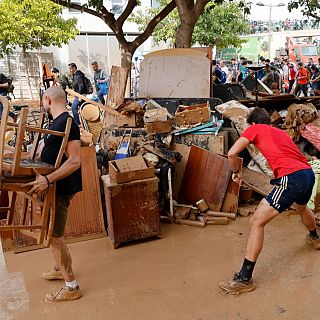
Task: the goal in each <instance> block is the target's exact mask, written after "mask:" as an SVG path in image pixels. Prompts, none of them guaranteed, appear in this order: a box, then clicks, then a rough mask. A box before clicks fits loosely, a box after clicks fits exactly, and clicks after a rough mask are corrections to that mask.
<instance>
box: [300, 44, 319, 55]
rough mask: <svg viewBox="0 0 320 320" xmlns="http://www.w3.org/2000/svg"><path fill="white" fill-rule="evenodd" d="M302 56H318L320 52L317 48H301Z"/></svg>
mask: <svg viewBox="0 0 320 320" xmlns="http://www.w3.org/2000/svg"><path fill="white" fill-rule="evenodd" d="M301 51H302V54H303V55H305V56H317V55H318V51H317V47H316V46H312V47H311V46H310V47H301Z"/></svg>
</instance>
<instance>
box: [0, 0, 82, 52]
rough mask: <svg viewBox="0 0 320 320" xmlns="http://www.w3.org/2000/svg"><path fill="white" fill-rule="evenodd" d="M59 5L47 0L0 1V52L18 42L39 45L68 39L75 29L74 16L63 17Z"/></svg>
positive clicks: (24, 46) (76, 32)
mask: <svg viewBox="0 0 320 320" xmlns="http://www.w3.org/2000/svg"><path fill="white" fill-rule="evenodd" d="M61 13H62V7H61V6H59V5H57V4H55V3H53V2H51V1H47V0H1V1H0V16H1V18H2V19H1V20H2V22H1V28H0V39H1V40H0V55H4V54H6V53H10V52H12V50H13V49H14V48H15V47H16V46H18V47H22V48H24V49H26V50H27V49H29V50H33V49H40V48H41V47H43V46H50V45H54V46H59V47H61V46H62V44H66V43H68V42H69V41H70V40H71V39H74V38H75V36H76V35H77V34H78V33H79V31H78V29H77V27H76V25H77V20H76V19H67V20H64V19H63V18H62V17H61Z"/></svg>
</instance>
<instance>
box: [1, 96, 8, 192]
mask: <svg viewBox="0 0 320 320" xmlns="http://www.w3.org/2000/svg"><path fill="white" fill-rule="evenodd" d="M0 102H2V105H3V111H2V119H1V122H0V174H2V168H3V154H4V144H5V138H6V124H7V121H8V116H9V102H8V100H7V99H6V98H5V97H1V96H0ZM0 187H1V180H0Z"/></svg>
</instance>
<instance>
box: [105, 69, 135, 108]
mask: <svg viewBox="0 0 320 320" xmlns="http://www.w3.org/2000/svg"><path fill="white" fill-rule="evenodd" d="M128 75H129V69H128V68H123V67H117V66H112V69H111V77H110V78H111V80H110V86H109V91H108V96H107V99H106V105H107V107H109V108H111V109H117V108H118V107H119V106H120V105H121V104H122V103H123V101H124V96H125V92H126V86H127V81H128Z"/></svg>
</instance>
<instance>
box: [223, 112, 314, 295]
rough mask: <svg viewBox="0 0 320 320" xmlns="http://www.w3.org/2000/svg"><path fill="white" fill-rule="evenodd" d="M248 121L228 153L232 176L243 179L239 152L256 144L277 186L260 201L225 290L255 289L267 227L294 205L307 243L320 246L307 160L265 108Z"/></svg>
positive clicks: (238, 291) (236, 179)
mask: <svg viewBox="0 0 320 320" xmlns="http://www.w3.org/2000/svg"><path fill="white" fill-rule="evenodd" d="M247 122H248V123H249V124H250V126H249V127H248V128H247V129H246V130H245V131H244V132H243V133H242V135H241V137H240V138H239V139H238V140H237V141H236V142H235V144H234V145H233V146H232V148H231V149H230V150H229V152H228V158H229V161H230V165H231V168H232V170H233V174H232V179H233V180H235V181H240V180H241V175H240V168H239V167H238V159H237V157H238V154H239V153H240V152H241V151H242V150H244V149H245V148H246V147H247V146H248V145H249V144H250V143H253V144H254V145H255V146H256V147H257V148H258V149H259V150H260V151H261V153H262V154H263V155H264V157H265V158H266V159H267V161H268V163H269V165H270V167H271V169H272V171H273V175H274V179H272V180H271V181H270V183H271V184H272V185H274V188H273V189H272V191H271V192H270V193H269V194H268V195H267V196H266V197H265V198H264V199H262V200H261V202H260V204H259V206H258V208H257V210H256V212H255V213H254V215H253V216H252V218H251V219H250V223H249V225H250V228H249V237H248V243H247V249H246V254H245V259H244V262H243V265H242V268H241V270H240V272H238V273H235V275H234V278H233V280H232V281H223V282H220V283H219V287H220V288H221V289H223V290H224V291H225V292H226V293H230V294H239V293H243V292H249V291H253V290H254V289H255V285H254V284H253V281H252V273H253V269H254V266H255V263H256V261H257V258H258V256H259V254H260V252H261V250H262V247H263V238H264V226H265V225H266V224H267V223H268V222H270V221H271V220H272V219H273V218H275V217H276V216H278V215H279V214H280V213H281V212H283V211H284V210H286V209H288V208H289V207H290V206H292V205H294V207H295V209H296V211H297V213H298V214H299V215H300V216H301V218H302V222H303V223H304V225H305V226H306V228H307V229H308V230H309V234H308V235H307V242H308V243H310V244H311V245H312V246H313V247H314V248H315V249H320V238H319V236H318V233H317V231H316V222H315V218H314V214H313V213H312V211H311V210H310V209H309V208H308V207H307V203H308V201H309V199H310V197H311V194H312V188H313V185H314V181H315V178H314V174H313V171H312V169H311V167H310V165H309V164H308V162H307V159H306V158H305V157H304V156H303V155H302V154H301V153H300V151H299V149H298V148H297V146H296V145H295V144H294V142H293V141H292V140H291V138H290V136H289V135H288V134H287V133H286V132H285V131H283V130H280V129H278V128H274V127H271V126H270V125H269V124H270V118H269V114H268V112H267V111H266V110H265V109H262V108H255V109H254V110H253V111H252V112H251V113H250V115H249V117H248V119H247Z"/></svg>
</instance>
